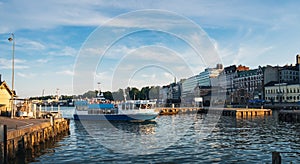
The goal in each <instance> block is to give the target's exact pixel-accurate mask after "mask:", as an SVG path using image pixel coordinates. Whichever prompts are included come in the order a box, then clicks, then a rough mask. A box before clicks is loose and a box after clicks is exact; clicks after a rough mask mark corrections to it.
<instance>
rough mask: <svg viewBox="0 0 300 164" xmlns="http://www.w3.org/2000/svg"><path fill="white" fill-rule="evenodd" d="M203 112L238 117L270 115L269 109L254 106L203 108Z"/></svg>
mask: <svg viewBox="0 0 300 164" xmlns="http://www.w3.org/2000/svg"><path fill="white" fill-rule="evenodd" d="M204 110H205V112H209V113H215V114H221V115H222V116H234V117H240V118H246V117H257V116H269V115H272V110H271V109H255V108H205V109H204Z"/></svg>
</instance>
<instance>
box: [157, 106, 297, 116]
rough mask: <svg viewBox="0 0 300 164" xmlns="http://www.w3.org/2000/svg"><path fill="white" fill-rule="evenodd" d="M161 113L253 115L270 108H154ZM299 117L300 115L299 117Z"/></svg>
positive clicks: (262, 112)
mask: <svg viewBox="0 0 300 164" xmlns="http://www.w3.org/2000/svg"><path fill="white" fill-rule="evenodd" d="M156 110H157V111H159V112H160V114H161V115H172V114H180V113H198V112H199V113H212V114H220V115H222V116H234V117H255V116H267V115H272V110H271V109H254V108H209V107H205V108H200V107H175V108H170V107H169V108H168V107H162V108H156ZM299 118H300V117H299Z"/></svg>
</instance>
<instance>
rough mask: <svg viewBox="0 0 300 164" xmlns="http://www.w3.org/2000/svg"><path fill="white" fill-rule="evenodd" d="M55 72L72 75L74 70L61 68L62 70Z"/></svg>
mask: <svg viewBox="0 0 300 164" xmlns="http://www.w3.org/2000/svg"><path fill="white" fill-rule="evenodd" d="M56 74H59V75H68V76H73V75H74V72H73V71H70V70H63V71H58V72H56Z"/></svg>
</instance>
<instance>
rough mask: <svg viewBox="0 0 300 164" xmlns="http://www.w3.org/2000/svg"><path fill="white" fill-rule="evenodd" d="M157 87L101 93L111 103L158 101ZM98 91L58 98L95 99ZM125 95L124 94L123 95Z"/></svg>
mask: <svg viewBox="0 0 300 164" xmlns="http://www.w3.org/2000/svg"><path fill="white" fill-rule="evenodd" d="M159 88H160V87H159V86H151V87H149V86H147V87H143V88H142V89H141V90H139V89H138V88H136V87H132V88H130V87H127V88H126V89H119V90H118V91H115V92H110V91H105V92H102V93H103V96H104V98H105V99H107V100H111V101H122V100H125V97H126V100H150V99H158V98H159ZM98 92H99V91H98V90H94V91H87V92H85V93H84V94H82V95H73V96H67V95H61V96H60V97H59V99H60V100H72V99H84V98H95V97H97V95H98V94H99V93H98ZM124 93H125V94H124ZM55 98H56V95H48V96H40V97H30V98H29V99H30V100H49V99H55Z"/></svg>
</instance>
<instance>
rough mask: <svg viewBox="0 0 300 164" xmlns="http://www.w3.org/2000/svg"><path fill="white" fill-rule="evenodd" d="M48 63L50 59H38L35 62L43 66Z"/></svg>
mask: <svg viewBox="0 0 300 164" xmlns="http://www.w3.org/2000/svg"><path fill="white" fill-rule="evenodd" d="M49 61H50V59H38V60H36V62H37V63H40V64H45V63H48V62H49Z"/></svg>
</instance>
